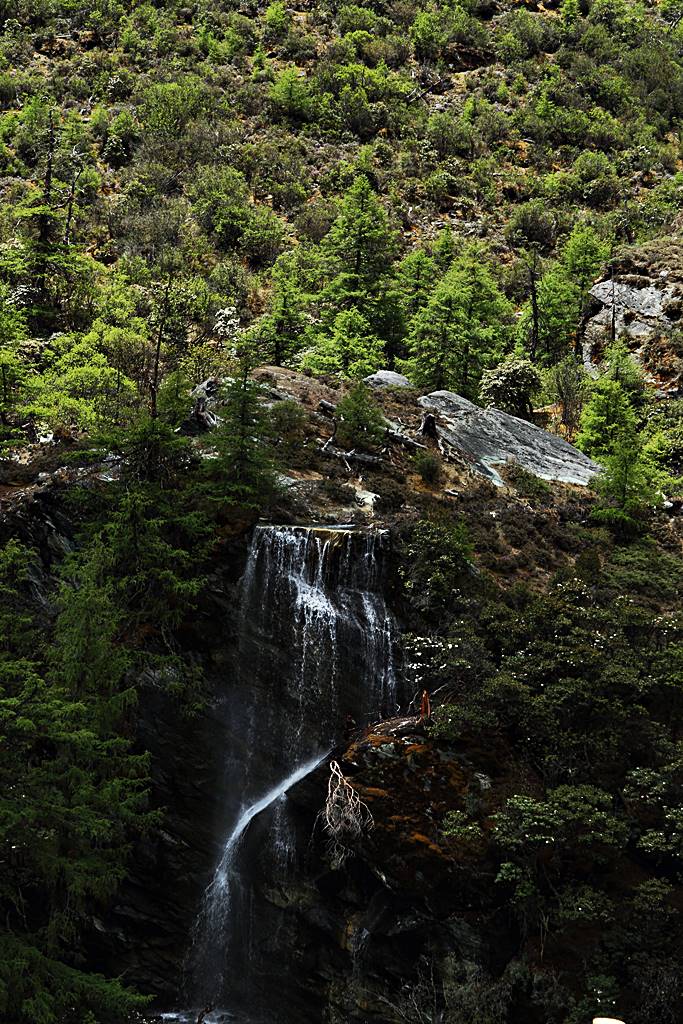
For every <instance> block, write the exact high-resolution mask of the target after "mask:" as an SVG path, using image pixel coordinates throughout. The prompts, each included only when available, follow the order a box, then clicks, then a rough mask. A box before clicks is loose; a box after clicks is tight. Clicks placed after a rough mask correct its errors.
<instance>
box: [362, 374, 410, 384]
mask: <svg viewBox="0 0 683 1024" xmlns="http://www.w3.org/2000/svg"><path fill="white" fill-rule="evenodd" d="M365 383H366V384H369V385H370V387H371V388H412V386H413V385H412V384H411V383H410V381H409V380H408V378H407V377H404V376H403V374H402V373H396V372H395V371H394V370H377V372H376V373H371V374H370V376H369V377H366V378H365Z"/></svg>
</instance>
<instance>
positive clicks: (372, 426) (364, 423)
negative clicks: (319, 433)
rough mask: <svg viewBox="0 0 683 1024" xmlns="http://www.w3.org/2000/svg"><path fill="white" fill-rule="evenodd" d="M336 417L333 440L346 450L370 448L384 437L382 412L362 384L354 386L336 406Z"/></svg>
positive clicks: (384, 425) (384, 426)
mask: <svg viewBox="0 0 683 1024" xmlns="http://www.w3.org/2000/svg"><path fill="white" fill-rule="evenodd" d="M337 417H338V426H337V433H336V436H335V440H337V441H338V442H339V444H341V445H343V446H344V447H346V448H351V447H354V448H356V447H358V448H363V447H365V448H367V447H370V448H372V447H374V446H375V445H376V444H377V442H378V441H379V440H380V439H381V438H382V436H383V435H384V432H385V428H386V424H385V421H384V417H383V415H382V412H381V410H380V409H379V407H378V406H377V405H376V403H375V402H374V401H373V400H372V396H371V394H370V390H369V388H368V387H367V386H366V385H365V384H363V383H360V382H359V383H358V384H355V385H354V386H353V388H352V389H351V390H350V391H349V393H348V394H347V395H345V397H344V398H342V400H341V402H339V404H338V405H337Z"/></svg>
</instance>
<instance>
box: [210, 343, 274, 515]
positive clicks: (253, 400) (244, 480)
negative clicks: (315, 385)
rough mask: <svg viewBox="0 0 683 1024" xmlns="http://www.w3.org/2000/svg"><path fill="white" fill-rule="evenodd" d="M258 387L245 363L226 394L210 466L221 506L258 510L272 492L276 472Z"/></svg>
mask: <svg viewBox="0 0 683 1024" xmlns="http://www.w3.org/2000/svg"><path fill="white" fill-rule="evenodd" d="M259 392H260V389H259V386H258V384H256V383H255V382H254V381H253V380H251V379H250V377H249V367H248V364H247V363H246V362H244V363H243V364H242V366H241V367H240V369H239V371H238V373H237V375H236V376H235V378H234V380H233V381H232V382H231V383H230V385H229V387H228V389H227V392H226V402H225V407H224V409H223V410H222V412H221V419H222V422H221V425H220V429H219V430H217V431H216V433H215V434H214V435H213V441H214V442H215V445H216V448H217V449H218V459H217V460H216V461H215V462H214V463H213V464H212V465H211V466H210V467H209V472H210V474H211V476H212V477H213V479H214V481H215V483H216V484H217V491H216V492H215V495H214V496H215V500H217V501H218V502H219V504H224V503H227V504H228V505H239V506H241V507H244V508H259V507H261V505H262V503H263V502H264V501H266V500H267V499H268V497H269V496H270V495H271V494H272V493H273V491H274V487H275V473H274V466H273V462H272V458H271V454H270V451H269V446H268V439H267V424H266V421H265V416H264V412H263V408H262V406H261V403H260V401H259Z"/></svg>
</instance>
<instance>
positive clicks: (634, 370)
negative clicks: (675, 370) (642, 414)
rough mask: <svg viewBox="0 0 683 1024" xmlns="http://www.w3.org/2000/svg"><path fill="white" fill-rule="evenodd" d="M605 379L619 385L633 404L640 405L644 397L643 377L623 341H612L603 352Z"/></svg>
mask: <svg viewBox="0 0 683 1024" xmlns="http://www.w3.org/2000/svg"><path fill="white" fill-rule="evenodd" d="M605 363H606V366H605V373H604V376H605V377H606V379H607V380H614V381H616V382H617V383H618V384H620V385H621V387H622V388H623V390H624V391H625V393H626V395H627V396H628V399H629V401H630V402H631V404H632V405H634V406H639V405H642V402H643V400H644V398H645V377H644V375H643V371H642V370H641V368H640V367H639V366H638V363H637V362H636V361H635V359H634V358H633V356H632V355H631V353H630V352H629V350H628V349H627V347H626V345H625V344H624V342H623V341H619V340H617V341H615V342H613V343H612V344H611V345H610V346H609V347H608V349H607V351H606V352H605Z"/></svg>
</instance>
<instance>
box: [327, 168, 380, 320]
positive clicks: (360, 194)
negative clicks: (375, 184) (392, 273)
mask: <svg viewBox="0 0 683 1024" xmlns="http://www.w3.org/2000/svg"><path fill="white" fill-rule="evenodd" d="M324 244H325V248H326V250H327V252H328V255H329V259H330V263H331V267H332V272H333V277H332V279H331V281H330V283H329V285H328V287H327V289H326V290H325V294H324V296H323V299H324V301H325V302H326V303H327V304H329V306H330V307H331V308H332V309H333V310H334V311H335V313H336V311H339V310H343V309H349V308H351V307H355V308H356V309H358V310H359V312H361V313H362V314H363V315H364V316H366V317H367V318H368V320H369V321H370V324H371V326H372V325H373V319H374V317H375V316H376V303H377V300H378V297H379V290H380V286H381V284H382V282H383V281H384V279H385V278H386V275H387V272H388V270H389V268H390V266H391V263H392V261H393V258H394V255H395V251H396V233H395V231H394V230H393V229H392V228H391V226H390V225H389V220H388V217H387V215H386V212H385V211H384V208H383V207H382V205H381V203H380V201H379V199H378V198H377V196H376V195H375V193H374V192H373V190H372V187H371V185H370V182H369V181H368V179H367V178H366V177H365V176H364V175H360V176H359V177H358V178H356V180H355V181H354V183H353V185H351V187H350V189H349V190H348V192H347V193H346V195H345V196H344V199H343V201H342V205H341V209H340V211H339V215H338V216H337V218H336V220H335V222H334V224H333V225H332V227H331V228H330V231H329V234H328V235H327V238H326V240H325V243H324Z"/></svg>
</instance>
